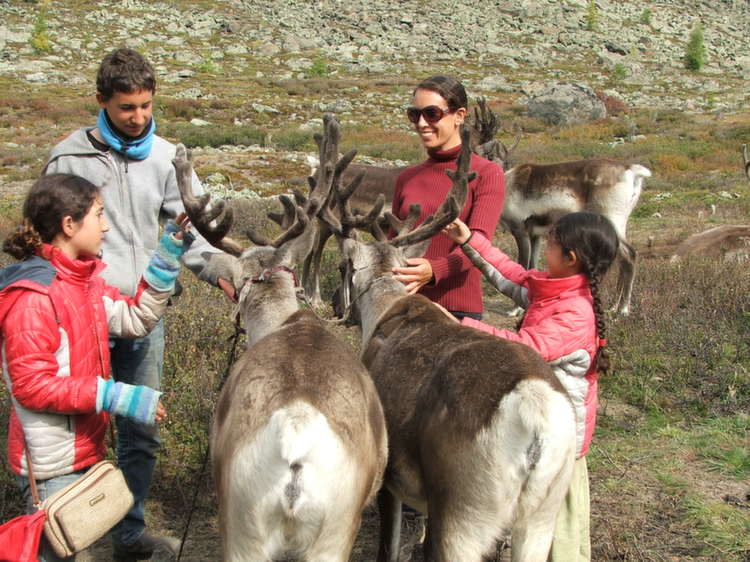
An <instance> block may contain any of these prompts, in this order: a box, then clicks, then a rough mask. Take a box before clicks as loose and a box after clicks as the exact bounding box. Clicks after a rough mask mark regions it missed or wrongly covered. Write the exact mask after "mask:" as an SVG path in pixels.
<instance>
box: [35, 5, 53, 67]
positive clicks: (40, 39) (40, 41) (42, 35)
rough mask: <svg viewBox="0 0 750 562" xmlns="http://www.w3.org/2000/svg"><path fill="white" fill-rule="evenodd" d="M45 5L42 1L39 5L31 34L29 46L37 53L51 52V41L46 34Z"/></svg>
mask: <svg viewBox="0 0 750 562" xmlns="http://www.w3.org/2000/svg"><path fill="white" fill-rule="evenodd" d="M46 7H47V4H46V2H43V3H42V4H41V5H40V6H39V13H38V14H37V16H36V22H35V23H34V31H33V32H32V34H31V41H30V43H31V47H32V48H33V49H34V50H35V51H36V52H37V53H39V54H41V53H51V52H52V42H51V41H50V39H49V35H48V34H47V12H46Z"/></svg>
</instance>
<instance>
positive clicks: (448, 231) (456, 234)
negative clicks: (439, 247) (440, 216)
mask: <svg viewBox="0 0 750 562" xmlns="http://www.w3.org/2000/svg"><path fill="white" fill-rule="evenodd" d="M443 234H445V235H446V236H447V237H448V238H450V239H451V240H453V241H454V242H455V243H456V244H464V243H465V242H467V241H468V240H469V238H471V230H469V227H468V226H466V224H465V223H464V222H463V221H462V220H461V219H456V220H454V221H453V222H452V223H450V224H449V225H447V226H446V227H445V228H443Z"/></svg>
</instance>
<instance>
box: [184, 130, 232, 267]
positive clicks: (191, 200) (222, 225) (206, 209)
mask: <svg viewBox="0 0 750 562" xmlns="http://www.w3.org/2000/svg"><path fill="white" fill-rule="evenodd" d="M172 164H174V167H175V171H176V175H177V186H178V188H179V190H180V196H181V197H182V204H183V205H184V206H185V212H187V214H188V217H190V222H191V223H192V224H193V226H195V228H196V230H198V232H200V233H201V234H202V235H203V237H204V238H205V239H206V240H208V242H209V243H210V244H211V245H212V246H214V247H216V248H219V249H220V250H223V251H225V252H226V253H228V254H232V255H233V256H237V257H239V256H240V255H241V254H242V252H243V250H244V248H243V247H242V245H241V244H239V243H238V242H236V241H235V240H232V239H231V238H229V237H227V233H228V232H229V229H230V228H231V227H232V220H233V213H232V209H231V208H229V207H227V206H226V204H225V203H224V201H222V200H218V201H212V200H211V195H209V194H208V193H204V194H203V195H201V196H199V197H196V196H195V194H194V193H193V186H192V178H193V161H192V155H191V154H190V153H189V152H188V150H187V149H186V148H185V145H183V144H178V145H177V151H176V153H175V157H174V160H172ZM217 219H218V220H217Z"/></svg>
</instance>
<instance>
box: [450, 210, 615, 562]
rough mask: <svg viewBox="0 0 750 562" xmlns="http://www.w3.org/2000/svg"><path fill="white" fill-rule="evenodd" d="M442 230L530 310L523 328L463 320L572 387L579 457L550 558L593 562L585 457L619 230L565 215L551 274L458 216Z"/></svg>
mask: <svg viewBox="0 0 750 562" xmlns="http://www.w3.org/2000/svg"><path fill="white" fill-rule="evenodd" d="M443 232H444V233H445V234H446V235H447V236H448V237H450V238H451V239H452V240H454V241H455V242H456V243H457V244H460V246H461V249H462V250H463V252H464V253H465V254H466V256H467V257H468V258H469V259H471V261H472V262H473V263H474V264H475V265H476V266H477V267H478V268H479V269H480V271H482V273H483V274H484V275H485V276H486V277H487V278H488V279H489V280H490V281H491V282H492V283H493V284H494V285H495V286H496V287H497V288H498V289H500V291H501V292H503V293H504V294H506V295H507V296H509V297H511V298H512V299H513V300H514V301H516V302H517V303H518V304H519V305H520V306H523V307H524V308H526V309H527V310H526V315H525V316H524V318H523V321H522V322H521V325H520V328H519V330H518V332H513V331H509V330H498V329H497V328H494V327H492V326H489V325H487V324H483V323H482V322H479V321H477V320H473V319H471V318H464V319H463V320H462V321H461V323H462V324H464V325H467V326H472V327H474V328H477V329H480V330H483V331H486V332H490V333H492V334H495V335H496V336H498V337H501V338H505V339H509V340H513V341H517V342H520V343H524V344H526V345H528V346H529V347H531V348H533V349H534V350H536V351H537V352H538V353H539V354H540V355H541V356H542V358H543V359H544V360H545V361H547V362H548V363H549V364H550V365H551V366H552V369H553V371H554V373H555V375H556V376H557V378H558V379H560V382H562V384H563V386H564V387H565V388H566V390H567V391H568V394H569V396H570V399H571V401H572V403H573V406H574V409H575V414H576V427H577V443H576V451H577V460H576V463H575V465H574V469H573V478H572V480H571V484H570V489H569V491H568V495H567V496H566V498H565V502H564V503H563V506H562V508H561V510H560V514H559V515H558V518H557V527H556V529H555V538H554V541H553V544H552V550H551V552H550V560H553V561H565V562H569V561H581V560H590V558H591V548H590V540H589V484H588V470H587V468H586V457H585V454H586V453H587V452H588V448H589V444H590V443H591V437H592V435H593V433H594V425H595V422H596V406H597V375H598V372H606V371H607V369H608V368H609V359H608V356H607V352H606V349H605V348H606V339H605V338H606V336H605V324H604V312H603V309H602V304H601V300H600V298H599V286H600V284H601V281H602V278H603V277H604V274H605V273H606V272H607V270H608V269H609V267H610V266H611V265H612V262H613V260H614V259H615V256H616V253H617V248H618V245H619V240H618V238H617V233H616V232H615V229H614V227H613V226H612V223H610V221H609V220H608V219H607V218H605V217H603V216H602V215H598V214H594V213H571V214H568V215H565V216H563V217H562V218H560V219H559V220H558V221H557V222H556V223H555V225H554V226H553V227H552V231H551V232H550V235H549V240H548V241H547V247H546V249H545V258H546V262H547V271H537V270H535V269H529V270H526V269H524V268H523V267H522V266H521V265H519V264H517V263H516V262H514V261H513V260H511V259H510V258H509V257H508V256H507V255H505V254H504V253H503V252H501V251H500V250H498V249H497V248H494V247H493V246H492V244H491V243H490V241H489V240H488V239H487V238H486V237H485V236H483V235H482V234H481V233H478V232H472V231H470V230H469V228H468V227H467V226H466V225H465V224H464V223H463V222H461V220H459V219H456V220H455V221H454V222H453V223H451V224H449V225H448V226H447V227H446V228H445V229H444V230H443Z"/></svg>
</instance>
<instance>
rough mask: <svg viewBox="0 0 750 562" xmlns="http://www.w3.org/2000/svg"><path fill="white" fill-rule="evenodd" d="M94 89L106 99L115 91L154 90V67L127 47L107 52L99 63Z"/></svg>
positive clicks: (127, 92)
mask: <svg viewBox="0 0 750 562" xmlns="http://www.w3.org/2000/svg"><path fill="white" fill-rule="evenodd" d="M96 90H97V92H99V94H101V96H102V97H103V98H104V101H108V100H109V99H110V98H111V97H112V96H113V95H115V92H121V93H124V94H131V93H133V92H138V91H140V90H146V91H149V92H155V91H156V78H155V77H154V69H153V67H152V66H151V65H150V64H149V62H148V61H147V60H146V59H145V58H144V57H143V55H141V54H140V53H139V52H137V51H134V50H133V49H128V48H127V47H121V48H119V49H115V50H114V51H112V52H111V53H108V54H107V55H106V56H105V57H104V58H103V59H102V62H101V64H99V71H98V72H97V74H96Z"/></svg>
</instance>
